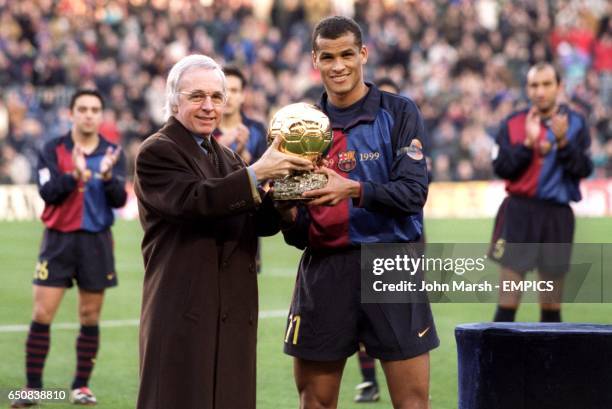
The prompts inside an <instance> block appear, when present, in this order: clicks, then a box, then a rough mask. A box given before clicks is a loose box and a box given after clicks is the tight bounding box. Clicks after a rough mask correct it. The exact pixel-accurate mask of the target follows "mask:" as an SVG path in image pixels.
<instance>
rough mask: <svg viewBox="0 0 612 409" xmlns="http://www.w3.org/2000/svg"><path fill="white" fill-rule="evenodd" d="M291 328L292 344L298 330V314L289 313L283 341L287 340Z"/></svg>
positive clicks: (296, 337)
mask: <svg viewBox="0 0 612 409" xmlns="http://www.w3.org/2000/svg"><path fill="white" fill-rule="evenodd" d="M291 330H293V339H292V340H291V341H292V343H293V345H296V344H297V340H298V335H299V332H300V316H299V315H293V314H289V326H288V327H287V335H285V342H289V337H290V336H291Z"/></svg>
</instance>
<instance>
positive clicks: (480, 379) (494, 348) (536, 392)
mask: <svg viewBox="0 0 612 409" xmlns="http://www.w3.org/2000/svg"><path fill="white" fill-rule="evenodd" d="M610 319H611V320H612V317H610ZM455 338H456V340H457V353H458V364H459V374H458V376H459V409H612V325H595V324H574V323H560V324H542V323H481V324H463V325H459V326H457V328H456V329H455Z"/></svg>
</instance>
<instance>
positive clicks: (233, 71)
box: [223, 65, 247, 89]
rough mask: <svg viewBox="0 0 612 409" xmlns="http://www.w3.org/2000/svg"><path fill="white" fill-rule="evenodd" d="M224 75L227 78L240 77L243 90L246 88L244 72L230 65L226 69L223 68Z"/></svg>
mask: <svg viewBox="0 0 612 409" xmlns="http://www.w3.org/2000/svg"><path fill="white" fill-rule="evenodd" d="M223 73H224V74H225V77H238V78H239V79H240V85H241V86H242V89H244V87H246V85H247V80H246V77H245V76H244V74H243V73H242V71H240V69H239V68H238V67H236V66H235V65H228V66H226V67H223Z"/></svg>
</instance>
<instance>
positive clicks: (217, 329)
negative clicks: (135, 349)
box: [135, 55, 312, 409]
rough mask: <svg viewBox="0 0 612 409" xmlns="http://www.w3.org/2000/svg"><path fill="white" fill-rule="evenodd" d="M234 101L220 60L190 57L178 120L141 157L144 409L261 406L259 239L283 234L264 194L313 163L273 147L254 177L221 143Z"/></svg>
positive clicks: (174, 95)
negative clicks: (266, 187)
mask: <svg viewBox="0 0 612 409" xmlns="http://www.w3.org/2000/svg"><path fill="white" fill-rule="evenodd" d="M226 101H227V97H226V90H225V77H224V75H223V71H222V70H221V68H220V67H219V66H218V65H217V63H215V62H214V61H213V60H212V59H210V58H209V57H206V56H203V55H191V56H188V57H185V58H183V59H182V60H180V61H179V62H177V63H176V64H175V65H174V67H173V68H172V69H171V70H170V73H169V75H168V79H167V85H166V108H167V112H168V113H169V114H170V117H169V119H168V121H167V123H166V124H165V125H164V127H163V128H162V129H160V130H159V131H158V132H157V133H155V134H153V135H151V136H149V137H148V138H147V139H146V140H145V141H144V142H143V144H142V146H141V148H140V150H139V153H138V156H137V159H136V179H135V192H136V196H137V198H138V207H139V216H140V221H141V224H142V226H143V229H144V239H143V242H142V253H143V257H144V264H145V278H144V289H143V301H142V315H141V322H140V377H141V382H140V390H139V394H138V404H137V407H138V408H139V409H156V408H158V409H173V408H177V409H178V408H180V409H213V408H218V409H233V408H236V409H249V408H255V343H256V336H257V314H258V300H257V275H256V271H255V253H256V248H257V239H256V238H257V235H271V234H274V233H276V232H277V231H278V230H279V225H280V215H279V213H278V212H277V211H276V210H275V208H274V206H273V205H272V201H271V198H270V197H269V196H267V195H266V194H265V193H264V192H263V190H262V189H261V188H258V185H260V184H261V183H263V182H264V181H266V180H267V179H269V178H276V177H282V176H285V175H287V174H288V173H289V171H290V170H293V169H296V170H309V169H311V168H312V165H311V163H310V162H309V161H307V160H305V159H302V158H298V157H292V156H288V155H285V154H282V153H280V152H279V151H278V150H277V149H275V148H276V146H277V143H274V144H272V146H271V147H270V148H269V149H268V150H267V151H266V152H265V153H264V155H263V156H262V157H261V159H260V160H259V161H257V162H255V163H254V164H253V165H251V166H249V167H248V168H247V167H246V166H245V164H244V162H243V161H242V160H241V159H240V157H239V156H238V155H237V154H235V153H234V152H232V151H231V150H229V149H228V148H225V147H223V146H221V145H219V144H217V142H216V141H215V139H214V138H211V134H212V133H213V131H214V130H215V128H216V127H217V125H218V124H219V121H220V120H221V118H222V114H223V107H224V105H225V102H226ZM276 142H278V141H276Z"/></svg>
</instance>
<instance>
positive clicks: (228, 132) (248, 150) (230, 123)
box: [214, 66, 268, 273]
mask: <svg viewBox="0 0 612 409" xmlns="http://www.w3.org/2000/svg"><path fill="white" fill-rule="evenodd" d="M223 73H224V74H225V80H226V82H227V103H226V104H225V111H224V112H223V118H222V119H221V124H220V125H219V128H217V130H215V134H214V136H215V137H216V138H217V141H218V142H219V143H221V144H223V145H225V146H227V147H228V148H230V149H231V150H233V151H234V152H236V153H237V154H239V155H240V157H242V159H243V160H244V161H245V162H246V164H247V165H249V164H251V163H254V162H257V160H258V159H259V158H261V155H263V153H264V152H265V151H266V149H268V144H267V142H266V127H265V126H264V125H263V124H262V123H261V122H258V121H255V120H254V119H251V118H249V117H248V116H246V114H245V113H244V112H243V111H242V104H243V103H244V96H245V95H244V88H245V87H246V85H247V81H246V78H245V76H244V74H243V73H242V71H240V70H239V69H238V68H237V67H233V66H228V67H224V68H223ZM255 265H256V269H257V273H260V272H261V239H260V238H259V237H258V238H257V257H256V260H255Z"/></svg>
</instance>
